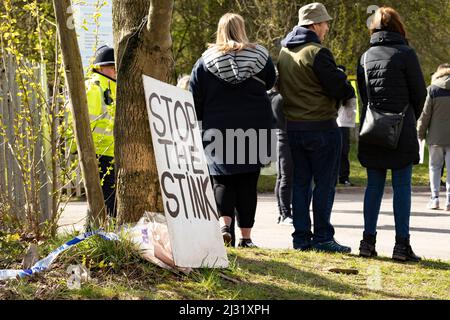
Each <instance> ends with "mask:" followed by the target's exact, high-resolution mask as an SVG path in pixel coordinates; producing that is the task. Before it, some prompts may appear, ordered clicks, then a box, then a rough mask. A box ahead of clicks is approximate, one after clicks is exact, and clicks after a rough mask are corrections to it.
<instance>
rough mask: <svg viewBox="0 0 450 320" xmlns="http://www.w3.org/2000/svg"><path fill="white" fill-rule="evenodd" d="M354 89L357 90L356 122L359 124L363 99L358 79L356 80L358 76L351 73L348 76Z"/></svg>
mask: <svg viewBox="0 0 450 320" xmlns="http://www.w3.org/2000/svg"><path fill="white" fill-rule="evenodd" d="M347 79H348V80H349V81H350V83H351V85H352V87H353V89H354V90H355V95H356V124H359V118H360V111H361V100H360V97H359V90H358V81H356V76H353V75H350V76H348V78H347Z"/></svg>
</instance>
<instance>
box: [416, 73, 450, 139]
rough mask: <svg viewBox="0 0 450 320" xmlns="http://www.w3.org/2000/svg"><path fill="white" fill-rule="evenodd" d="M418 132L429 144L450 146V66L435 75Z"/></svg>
mask: <svg viewBox="0 0 450 320" xmlns="http://www.w3.org/2000/svg"><path fill="white" fill-rule="evenodd" d="M417 132H418V135H419V139H421V140H424V139H425V138H426V139H427V143H428V144H429V145H433V146H440V147H450V68H449V69H443V70H442V71H440V72H438V73H436V74H435V75H434V76H433V81H432V83H431V86H430V87H428V96H427V100H426V101H425V107H424V109H423V113H422V116H421V117H420V119H419V121H418V125H417Z"/></svg>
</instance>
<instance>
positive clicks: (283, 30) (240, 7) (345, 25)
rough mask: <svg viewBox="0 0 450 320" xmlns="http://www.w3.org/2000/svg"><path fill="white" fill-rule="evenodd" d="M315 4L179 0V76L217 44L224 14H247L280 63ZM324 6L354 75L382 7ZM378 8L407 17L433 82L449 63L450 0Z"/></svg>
mask: <svg viewBox="0 0 450 320" xmlns="http://www.w3.org/2000/svg"><path fill="white" fill-rule="evenodd" d="M309 2H311V1H291V0H271V1H265V0H229V1H218V0H214V1H213V0H211V1H208V0H200V1H190V0H183V1H176V2H175V12H174V28H173V31H172V33H173V38H174V54H175V57H176V62H177V65H176V71H175V74H176V75H178V74H180V73H190V72H191V70H192V66H193V65H194V63H195V61H196V60H197V59H198V58H199V57H200V55H201V53H202V52H203V51H204V50H205V48H206V44H207V43H210V42H212V41H213V40H214V32H215V28H216V25H217V22H218V20H219V18H220V16H222V15H223V14H224V13H226V12H228V11H235V12H237V13H240V14H241V15H243V17H244V18H245V20H246V24H247V29H248V34H249V37H250V39H251V40H252V41H255V42H258V43H261V44H263V45H264V46H266V47H267V48H268V49H269V51H270V53H271V55H272V57H273V58H274V60H276V59H277V57H278V53H279V50H280V40H281V39H282V38H283V37H284V36H285V35H286V34H287V33H288V32H289V31H291V30H292V28H293V27H294V26H295V25H296V24H297V22H298V9H299V8H300V7H302V6H303V5H305V4H307V3H309ZM321 2H322V3H323V4H324V5H325V6H326V7H327V9H328V11H329V13H330V15H331V16H332V17H333V18H334V20H333V21H331V24H330V34H329V35H328V37H327V39H326V41H325V43H324V44H325V45H326V46H327V47H329V48H330V49H331V50H332V52H333V53H334V55H335V57H336V61H337V62H338V63H339V64H343V65H345V66H346V67H347V70H348V72H349V73H350V74H354V73H355V72H356V63H357V61H358V58H359V57H360V55H361V54H362V53H363V52H364V51H365V50H366V49H367V48H368V46H369V30H368V28H367V19H368V18H369V17H370V16H371V15H372V14H373V12H372V11H369V12H368V9H369V8H370V6H372V5H374V4H377V3H376V2H375V3H374V2H373V1H371V0H362V1H357V2H352V1H347V0H323V1H321ZM378 5H379V6H382V5H386V6H392V7H394V8H395V9H396V10H398V11H399V13H400V14H401V16H402V17H403V18H404V20H405V23H406V27H407V30H408V33H409V36H408V39H409V41H410V44H411V46H412V47H414V48H415V49H416V51H417V53H418V56H419V59H420V61H421V63H422V68H423V71H424V74H425V76H426V78H427V79H428V80H429V79H430V74H431V73H432V72H434V71H435V69H436V67H437V65H439V64H441V63H442V62H444V61H446V60H448V59H449V58H448V56H449V55H448V53H449V52H450V37H448V34H449V33H450V27H449V25H448V20H449V18H450V0H435V1H426V0H412V1H395V0H386V1H384V2H382V3H378ZM200 26H201V27H200ZM202 44H203V45H202Z"/></svg>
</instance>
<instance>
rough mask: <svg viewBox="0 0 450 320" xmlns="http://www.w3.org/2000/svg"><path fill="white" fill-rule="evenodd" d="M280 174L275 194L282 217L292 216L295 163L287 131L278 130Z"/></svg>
mask: <svg viewBox="0 0 450 320" xmlns="http://www.w3.org/2000/svg"><path fill="white" fill-rule="evenodd" d="M277 135H278V174H277V181H276V183H275V196H276V197H277V202H278V210H279V213H280V216H281V217H283V218H284V217H291V216H292V211H291V204H292V183H293V176H294V164H293V163H292V155H291V148H290V146H289V139H288V135H287V132H284V131H281V130H278V132H277Z"/></svg>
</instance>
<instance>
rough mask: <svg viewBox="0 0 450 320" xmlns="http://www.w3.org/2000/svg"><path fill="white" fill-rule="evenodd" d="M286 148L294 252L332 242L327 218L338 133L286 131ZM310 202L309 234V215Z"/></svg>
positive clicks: (335, 170) (334, 177)
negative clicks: (290, 168)
mask: <svg viewBox="0 0 450 320" xmlns="http://www.w3.org/2000/svg"><path fill="white" fill-rule="evenodd" d="M289 144H290V146H291V153H292V159H293V163H294V186H293V197H292V209H293V219H294V229H295V230H294V233H293V234H292V237H293V245H294V248H295V249H299V248H305V247H308V246H310V245H314V244H317V243H321V242H326V241H330V240H333V238H334V228H333V226H332V225H331V222H330V218H331V210H332V208H333V203H334V195H335V188H336V182H337V176H338V168H339V156H340V153H341V146H342V140H341V134H340V132H339V129H337V128H336V129H331V130H324V131H290V132H289ZM313 182H314V187H313ZM311 198H312V201H313V218H314V232H313V233H312V232H311V218H310V213H309V207H310V204H311Z"/></svg>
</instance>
